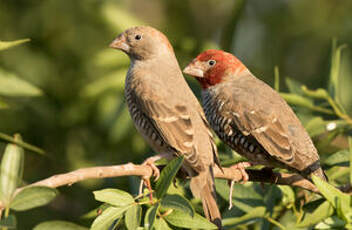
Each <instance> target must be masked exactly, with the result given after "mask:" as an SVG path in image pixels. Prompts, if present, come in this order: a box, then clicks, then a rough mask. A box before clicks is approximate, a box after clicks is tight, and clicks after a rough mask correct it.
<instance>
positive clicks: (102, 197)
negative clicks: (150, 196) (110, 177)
mask: <svg viewBox="0 0 352 230" xmlns="http://www.w3.org/2000/svg"><path fill="white" fill-rule="evenodd" d="M93 193H94V197H95V199H96V200H98V201H101V202H105V203H108V204H111V205H114V206H126V205H130V204H133V203H134V199H133V197H132V196H131V195H130V194H129V193H128V192H125V191H122V190H119V189H111V188H107V189H103V190H99V191H95V192H93Z"/></svg>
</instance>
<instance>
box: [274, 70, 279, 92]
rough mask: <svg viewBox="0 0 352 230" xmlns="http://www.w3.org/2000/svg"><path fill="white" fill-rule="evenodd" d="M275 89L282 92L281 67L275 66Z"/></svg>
mask: <svg viewBox="0 0 352 230" xmlns="http://www.w3.org/2000/svg"><path fill="white" fill-rule="evenodd" d="M274 78H275V81H274V89H275V90H276V91H277V92H279V91H280V74H279V67H278V66H275V68H274Z"/></svg>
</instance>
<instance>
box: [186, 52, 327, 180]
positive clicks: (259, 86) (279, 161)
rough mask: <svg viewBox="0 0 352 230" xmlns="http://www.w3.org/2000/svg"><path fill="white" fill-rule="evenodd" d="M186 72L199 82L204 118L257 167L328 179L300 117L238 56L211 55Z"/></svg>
mask: <svg viewBox="0 0 352 230" xmlns="http://www.w3.org/2000/svg"><path fill="white" fill-rule="evenodd" d="M183 72H184V73H186V74H188V75H191V76H193V77H195V78H196V79H197V80H198V82H199V83H200V85H201V87H202V101H203V109H204V111H205V115H206V117H207V119H208V121H209V123H210V125H211V126H212V128H213V129H214V131H215V133H216V134H217V135H218V136H219V138H220V139H221V140H222V141H224V142H225V143H226V144H227V145H229V146H230V147H231V148H232V149H234V150H235V151H236V152H238V153H239V154H241V155H242V156H244V157H246V158H247V159H249V161H251V162H253V163H255V164H261V165H265V166H267V167H270V168H274V167H279V168H285V169H288V170H291V171H293V172H297V173H299V174H300V175H302V176H303V177H305V178H308V179H310V178H311V175H312V174H314V175H316V176H318V177H320V178H321V179H323V180H326V177H325V174H324V172H323V170H322V168H321V166H320V162H319V155H318V152H317V149H316V148H315V147H314V144H313V142H312V140H311V138H310V137H309V135H308V133H307V132H306V130H305V129H304V127H303V126H302V124H301V122H300V121H299V119H298V118H297V116H296V114H295V113H294V112H293V110H292V109H291V108H290V106H289V105H288V104H287V103H286V101H285V100H284V99H283V98H282V97H281V96H280V95H279V93H277V92H276V91H275V90H273V89H272V88H271V87H270V86H268V85H267V84H266V83H264V82H263V81H261V80H259V79H258V78H256V77H255V76H254V75H253V74H252V73H251V72H250V71H249V70H248V69H247V68H246V66H244V65H243V64H242V63H241V61H239V60H238V59H237V58H236V57H235V56H233V55H232V54H230V53H227V52H224V51H221V50H207V51H205V52H203V53H201V54H199V55H198V56H197V57H196V58H195V59H194V60H193V61H192V62H191V63H190V64H189V65H188V66H187V67H186V68H185V69H184V70H183ZM242 172H244V170H243V171H242ZM243 178H247V179H248V175H243Z"/></svg>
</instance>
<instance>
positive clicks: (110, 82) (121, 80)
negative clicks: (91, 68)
mask: <svg viewBox="0 0 352 230" xmlns="http://www.w3.org/2000/svg"><path fill="white" fill-rule="evenodd" d="M126 73H127V69H120V70H117V71H114V72H111V73H109V74H108V75H105V76H101V77H99V78H98V79H97V80H95V81H93V82H90V83H88V84H87V85H86V86H85V87H83V89H82V90H81V92H80V95H81V96H82V97H89V98H95V97H97V96H98V95H99V94H101V93H103V92H104V91H106V90H122V89H123V88H124V87H125V76H126Z"/></svg>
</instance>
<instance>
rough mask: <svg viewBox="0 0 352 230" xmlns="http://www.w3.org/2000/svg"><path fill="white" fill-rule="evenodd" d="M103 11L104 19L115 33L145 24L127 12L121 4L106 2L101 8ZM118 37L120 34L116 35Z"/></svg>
mask: <svg viewBox="0 0 352 230" xmlns="http://www.w3.org/2000/svg"><path fill="white" fill-rule="evenodd" d="M101 10H102V14H103V16H104V18H105V19H106V21H107V22H108V23H109V24H110V25H111V27H112V29H113V30H114V31H122V30H125V29H127V28H130V27H133V26H137V25H142V24H143V23H142V21H140V20H139V19H138V18H137V17H136V16H135V15H132V14H131V13H129V12H128V11H126V10H125V9H124V8H123V7H122V6H121V4H116V3H114V2H110V1H106V2H104V4H103V7H101ZM117 35H118V34H116V36H117Z"/></svg>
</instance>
